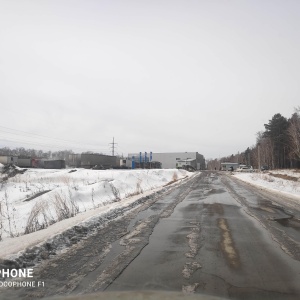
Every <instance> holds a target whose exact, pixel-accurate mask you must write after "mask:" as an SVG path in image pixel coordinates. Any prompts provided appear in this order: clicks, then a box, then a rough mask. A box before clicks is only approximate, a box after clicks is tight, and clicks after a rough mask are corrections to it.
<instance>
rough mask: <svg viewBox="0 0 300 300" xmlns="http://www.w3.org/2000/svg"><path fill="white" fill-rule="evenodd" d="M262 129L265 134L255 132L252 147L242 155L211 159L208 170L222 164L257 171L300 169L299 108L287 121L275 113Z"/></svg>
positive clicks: (217, 167) (218, 167)
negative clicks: (265, 168)
mask: <svg viewBox="0 0 300 300" xmlns="http://www.w3.org/2000/svg"><path fill="white" fill-rule="evenodd" d="M264 127H265V130H264V131H260V132H258V133H257V138H256V144H255V145H253V146H251V147H248V148H247V149H246V150H245V151H244V152H242V153H237V154H232V155H230V156H226V157H222V158H220V159H211V160H209V161H208V163H207V168H208V169H211V170H214V169H215V168H216V169H220V166H221V163H222V162H237V163H240V164H245V165H249V166H253V168H256V169H258V168H260V167H262V166H268V167H269V168H271V169H285V168H300V106H299V107H297V108H295V112H294V113H293V114H292V116H291V117H290V118H288V119H287V118H285V117H284V116H282V115H281V114H280V113H277V114H275V115H274V116H273V117H272V119H271V120H269V122H268V123H267V124H264Z"/></svg>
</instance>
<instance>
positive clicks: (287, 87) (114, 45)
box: [0, 0, 300, 158]
mask: <svg viewBox="0 0 300 300" xmlns="http://www.w3.org/2000/svg"><path fill="white" fill-rule="evenodd" d="M299 92H300V1H298V0H295V1H292V0H290V1H289V0H282V1H276V0H270V1H267V0H265V1H264V0H257V1H255V0H251V1H241V0H236V1H235V0H233V1H230V0H223V1H221V0H219V1H214V0H203V1H201V0H198V1H196V0H195V1H192V0H190V1H189V0H183V1H177V0H169V1H167V0H158V1H156V0H151V1H150V0H148V1H143V0H120V1H114V0H105V1H104V0H103V1H101V0H98V1H97V0H94V1H93V0H69V1H67V0H57V1H56V0H49V1H47V0H19V1H17V0H0V99H1V116H0V147H4V146H8V147H11V148H14V147H18V146H24V147H25V148H27V147H28V148H36V149H47V148H52V149H53V150H58V148H60V149H73V150H74V151H75V152H81V151H83V150H92V151H99V152H103V153H110V148H109V146H110V145H109V143H111V142H112V139H113V137H115V142H117V143H118V145H117V148H116V152H117V153H118V154H124V155H126V154H127V153H128V152H139V151H142V152H144V151H147V152H149V151H153V152H179V151H198V152H199V153H201V154H203V155H204V156H205V158H219V157H221V156H227V155H231V154H235V153H237V152H242V151H244V150H245V149H246V148H247V147H248V146H251V145H254V144H255V140H256V133H257V132H258V131H261V130H264V126H263V124H264V123H267V122H268V121H269V120H270V119H271V118H272V116H273V115H274V114H275V113H281V114H282V115H283V116H285V117H287V118H288V117H290V116H291V114H292V113H293V111H294V107H296V106H298V105H300V100H299ZM32 134H35V135H32ZM42 136H45V137H42ZM46 137H47V138H46ZM46 145H47V146H46Z"/></svg>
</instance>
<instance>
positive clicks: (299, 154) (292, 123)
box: [287, 106, 300, 160]
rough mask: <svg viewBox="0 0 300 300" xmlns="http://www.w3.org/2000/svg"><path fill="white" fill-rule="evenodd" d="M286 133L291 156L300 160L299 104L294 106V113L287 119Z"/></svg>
mask: <svg viewBox="0 0 300 300" xmlns="http://www.w3.org/2000/svg"><path fill="white" fill-rule="evenodd" d="M287 133H288V136H289V142H290V154H291V158H293V159H296V160H300V106H298V107H297V108H295V113H294V114H293V115H292V117H291V119H290V120H289V127H288V130H287Z"/></svg>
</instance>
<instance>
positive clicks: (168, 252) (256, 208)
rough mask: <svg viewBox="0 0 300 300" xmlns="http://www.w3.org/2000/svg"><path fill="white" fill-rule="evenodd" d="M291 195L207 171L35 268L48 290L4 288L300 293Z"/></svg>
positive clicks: (32, 294)
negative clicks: (285, 196)
mask: <svg viewBox="0 0 300 300" xmlns="http://www.w3.org/2000/svg"><path fill="white" fill-rule="evenodd" d="M285 202H286V201H283V200H282V199H279V198H278V196H276V195H272V194H268V193H267V192H265V191H260V190H257V189H255V188H254V187H252V186H249V185H247V184H245V183H243V182H241V181H239V180H237V179H234V178H233V177H232V176H227V175H226V174H225V173H219V172H202V173H201V174H199V175H198V176H195V177H194V178H192V179H190V180H188V181H186V182H184V183H182V184H181V185H178V186H176V187H168V188H167V189H166V190H165V191H164V192H163V193H162V194H159V195H157V196H156V197H152V198H151V199H147V201H145V202H143V203H141V204H140V205H139V206H137V207H134V208H132V209H131V210H130V211H128V212H126V213H125V214H124V215H123V216H122V217H119V218H117V219H114V220H111V221H110V222H108V223H107V224H105V226H104V227H102V228H98V229H97V230H96V231H95V232H94V233H93V235H90V236H85V237H83V238H82V239H81V240H80V241H78V242H77V243H76V244H74V245H71V246H70V247H69V248H68V249H66V250H65V252H63V253H60V254H58V255H55V256H53V257H51V258H49V259H47V260H45V261H43V262H42V263H40V264H39V265H38V266H37V267H35V269H34V274H35V280H43V281H44V282H45V286H44V287H43V288H39V289H36V288H35V289H34V288H32V289H30V288H26V289H25V288H24V289H18V290H14V291H12V290H11V289H9V290H8V289H7V291H5V293H4V291H3V290H2V291H0V293H1V296H3V297H7V298H10V299H13V298H22V299H26V298H27V299H34V298H43V297H48V296H53V295H61V296H63V295H83V294H87V293H93V292H102V291H133V290H155V291H157V290H161V291H175V292H184V293H195V294H206V295H214V296H219V297H224V298H230V299H299V297H300V287H299V282H300V256H299V245H300V233H299V227H298V216H299V212H300V209H299V208H298V206H297V205H296V206H295V203H293V205H285ZM2 292H3V293H2ZM3 297H2V298H3ZM2 298H1V299H2Z"/></svg>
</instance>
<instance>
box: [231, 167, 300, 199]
mask: <svg viewBox="0 0 300 300" xmlns="http://www.w3.org/2000/svg"><path fill="white" fill-rule="evenodd" d="M234 176H235V177H236V178H239V179H240V180H243V181H245V182H248V183H250V184H252V185H255V186H257V187H260V188H263V189H267V190H271V191H273V192H280V193H283V194H286V195H288V196H293V197H294V198H295V197H296V198H298V199H299V202H300V171H299V170H272V171H269V172H261V173H234Z"/></svg>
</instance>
